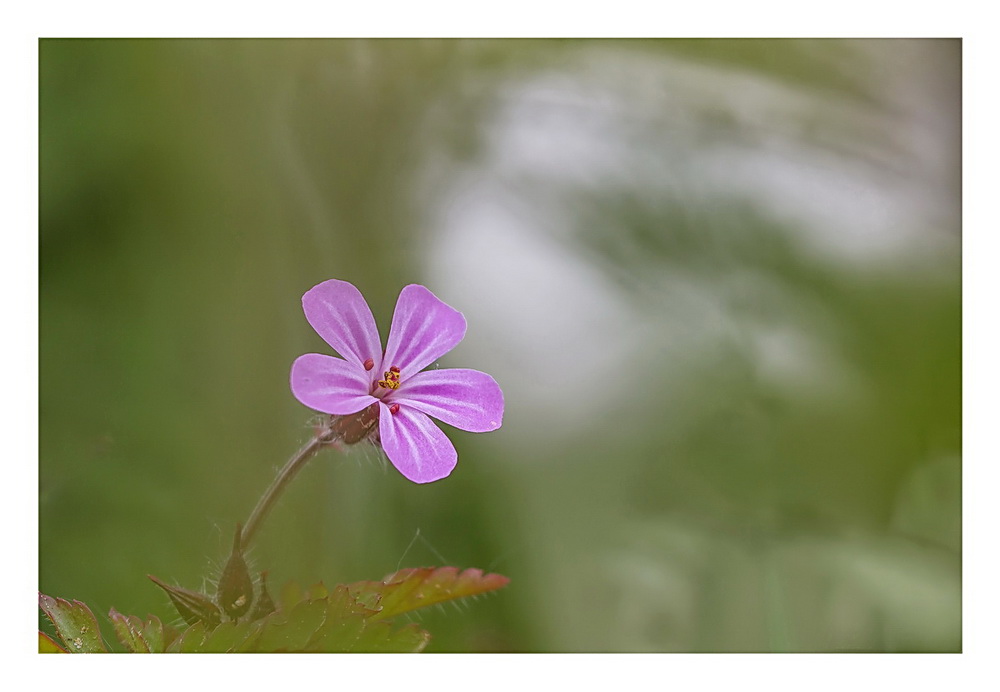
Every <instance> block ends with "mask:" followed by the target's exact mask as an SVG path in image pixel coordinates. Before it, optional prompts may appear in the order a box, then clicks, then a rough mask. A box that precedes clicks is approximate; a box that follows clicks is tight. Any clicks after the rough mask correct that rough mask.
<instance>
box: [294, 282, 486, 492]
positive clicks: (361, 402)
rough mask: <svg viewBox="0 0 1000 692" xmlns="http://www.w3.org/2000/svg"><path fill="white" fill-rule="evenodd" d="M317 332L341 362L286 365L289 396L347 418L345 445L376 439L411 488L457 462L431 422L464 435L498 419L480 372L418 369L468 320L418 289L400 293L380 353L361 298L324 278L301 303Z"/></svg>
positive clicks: (322, 358)
mask: <svg viewBox="0 0 1000 692" xmlns="http://www.w3.org/2000/svg"><path fill="white" fill-rule="evenodd" d="M302 309H303V310H304V311H305V314H306V319H307V320H308V321H309V324H310V325H312V328H313V329H315V330H316V333H317V334H319V335H320V336H321V337H323V340H324V341H326V343H328V344H330V346H331V347H332V348H333V350H335V351H336V352H337V353H339V354H340V356H341V358H335V357H333V356H327V355H323V354H320V353H307V354H305V355H303V356H299V357H298V358H296V359H295V362H294V363H292V374H291V387H292V394H294V395H295V398H296V399H298V400H299V401H301V402H302V403H303V404H305V405H306V406H308V407H309V408H311V409H315V410H317V411H322V412H323V413H329V414H331V415H334V416H344V417H345V418H344V419H342V421H344V423H343V425H342V426H341V428H340V430H341V431H344V434H343V437H342V440H343V441H345V442H349V443H350V442H357V441H359V440H360V439H364V437H366V436H368V434H369V431H371V434H372V435H373V436H374V435H375V434H376V433H375V432H374V428H375V420H376V418H377V421H378V432H377V439H378V440H379V442H380V444H381V446H382V449H383V450H384V451H385V454H386V456H387V457H389V461H391V462H392V464H393V466H395V467H396V468H397V469H398V470H399V472H400V473H402V474H403V475H404V476H406V477H407V478H408V479H410V480H411V481H413V482H415V483H429V482H431V481H436V480H438V479H440V478H444V477H445V476H447V475H448V474H449V473H451V471H452V469H454V468H455V464H456V463H457V462H458V453H457V452H456V451H455V447H454V445H452V443H451V441H450V440H449V439H448V437H447V436H446V435H445V434H444V432H442V431H441V429H440V428H438V427H437V425H435V424H434V422H433V421H432V420H431V419H430V418H429V417H428V416H433V417H434V418H437V419H438V420H440V421H442V422H444V423H447V424H448V425H453V426H455V427H456V428H459V429H461V430H466V431H469V432H489V431H490V430H496V429H497V428H499V427H500V424H501V422H502V420H503V392H501V391H500V386H499V385H498V384H497V383H496V380H494V379H493V378H492V377H490V376H489V375H487V374H486V373H484V372H479V371H478V370H464V369H441V370H424V368H426V367H427V366H428V365H430V364H431V363H433V362H434V361H436V360H437V359H438V358H440V357H441V356H443V355H444V354H446V353H448V351H450V350H451V349H453V348H455V346H457V345H458V343H459V342H460V341H461V340H462V338H463V337H464V336H465V318H464V317H463V316H462V313H460V312H459V311H458V310H455V309H454V308H452V307H450V306H449V305H446V304H445V303H443V302H442V301H441V300H439V299H438V298H437V296H435V295H434V294H433V293H431V292H430V291H429V290H427V289H426V288H424V287H423V286H420V285H418V284H410V285H409V286H406V287H405V288H403V290H402V291H400V293H399V299H398V300H397V301H396V309H395V312H394V313H393V315H392V327H391V329H390V330H389V340H388V342H387V343H386V347H385V351H384V352H383V350H382V344H381V341H380V340H379V333H378V329H377V328H376V326H375V318H374V317H372V313H371V310H370V309H369V308H368V303H366V302H365V299H364V297H363V296H362V295H361V292H360V291H359V290H358V289H357V288H355V287H354V286H353V285H352V284H350V283H348V282H346V281H338V280H337V279H331V280H329V281H324V282H323V283H321V284H319V285H317V286H314V287H313V288H311V289H310V290H309V291H307V292H306V294H305V295H304V296H302Z"/></svg>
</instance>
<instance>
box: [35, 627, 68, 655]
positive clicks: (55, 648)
mask: <svg viewBox="0 0 1000 692" xmlns="http://www.w3.org/2000/svg"><path fill="white" fill-rule="evenodd" d="M38 653H40V654H67V653H69V652H68V651H66V649H64V648H62V647H61V646H59V645H58V644H56V642H55V640H54V639H52V637H50V636H49V635H47V634H45V632H39V633H38Z"/></svg>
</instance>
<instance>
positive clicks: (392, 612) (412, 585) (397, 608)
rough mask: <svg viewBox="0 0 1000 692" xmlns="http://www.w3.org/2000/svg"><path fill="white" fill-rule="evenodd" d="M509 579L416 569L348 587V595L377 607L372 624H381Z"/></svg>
mask: <svg viewBox="0 0 1000 692" xmlns="http://www.w3.org/2000/svg"><path fill="white" fill-rule="evenodd" d="M509 582H510V579H508V578H507V577H505V576H503V575H501V574H483V571H482V570H479V569H474V568H470V569H467V570H464V571H460V570H459V569H458V568H457V567H437V568H435V567H418V568H413V569H404V570H400V571H398V572H396V573H394V574H390V575H389V576H387V577H386V578H385V579H383V580H382V581H380V582H378V581H361V582H355V583H353V584H348V588H349V589H350V590H351V594H352V595H353V596H354V597H355V598H357V599H359V600H360V601H361V602H363V603H366V604H368V605H372V606H375V605H376V603H377V606H376V607H380V611H379V613H378V614H377V615H375V616H373V617H372V619H373V620H384V619H386V618H391V617H395V616H396V615H399V614H401V613H406V612H409V611H411V610H415V609H417V608H426V607H427V606H430V605H434V604H436V603H443V602H445V601H452V600H455V599H459V598H466V597H468V596H476V595H479V594H482V593H487V592H489V591H495V590H496V589H500V588H502V587H504V586H506V585H507V584H508V583H509Z"/></svg>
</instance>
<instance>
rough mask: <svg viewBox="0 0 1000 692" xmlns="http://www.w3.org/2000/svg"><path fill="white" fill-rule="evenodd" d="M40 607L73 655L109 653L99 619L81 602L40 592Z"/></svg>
mask: <svg viewBox="0 0 1000 692" xmlns="http://www.w3.org/2000/svg"><path fill="white" fill-rule="evenodd" d="M38 605H39V607H40V608H41V609H42V610H43V611H45V615H47V616H48V618H49V620H51V621H52V624H53V625H55V628H56V634H58V635H59V638H60V639H62V640H63V643H64V644H65V645H66V650H67V651H69V652H71V653H107V651H108V650H107V648H106V647H105V646H104V641H103V640H102V639H101V630H100V628H99V627H98V626H97V618H95V617H94V614H93V613H92V612H90V608H88V607H87V606H86V605H84V604H83V603H80V601H73V602H70V601H67V600H64V599H62V598H52V597H51V596H46V595H45V594H43V593H41V592H39V594H38Z"/></svg>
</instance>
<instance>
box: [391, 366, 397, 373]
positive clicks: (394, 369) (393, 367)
mask: <svg viewBox="0 0 1000 692" xmlns="http://www.w3.org/2000/svg"><path fill="white" fill-rule="evenodd" d="M389 372H397V373H398V372H399V368H397V367H396V366H395V365H393V366H392V367H391V368H389Z"/></svg>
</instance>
